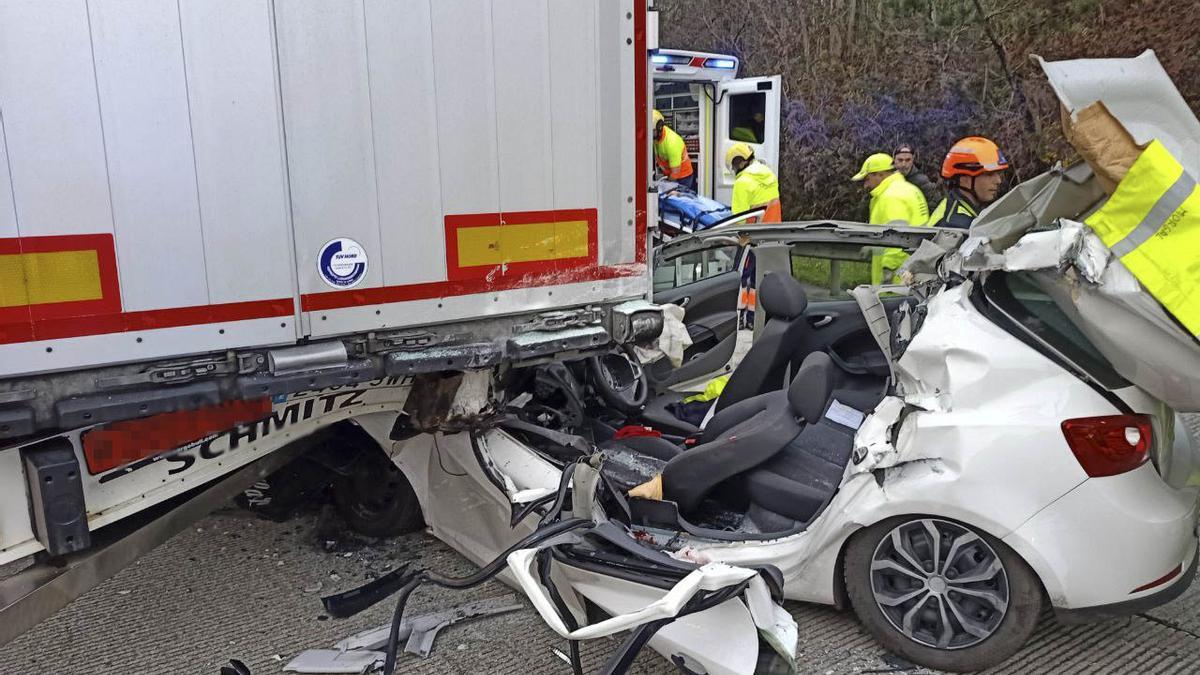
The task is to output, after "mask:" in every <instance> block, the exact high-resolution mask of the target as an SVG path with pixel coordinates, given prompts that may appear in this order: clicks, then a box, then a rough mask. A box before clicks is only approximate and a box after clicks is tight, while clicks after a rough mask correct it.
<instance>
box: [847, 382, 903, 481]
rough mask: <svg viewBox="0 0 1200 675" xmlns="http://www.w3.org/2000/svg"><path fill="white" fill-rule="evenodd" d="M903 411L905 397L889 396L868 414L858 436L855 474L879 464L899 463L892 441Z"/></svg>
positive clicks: (872, 469)
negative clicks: (893, 427) (894, 427)
mask: <svg viewBox="0 0 1200 675" xmlns="http://www.w3.org/2000/svg"><path fill="white" fill-rule="evenodd" d="M903 412H904V400H903V399H901V398H900V397H898V396H888V397H887V398H885V399H883V400H882V401H880V403H879V405H877V406H875V412H873V413H871V414H870V415H868V416H867V419H866V421H864V422H863V424H862V426H860V427H859V428H858V432H857V433H855V435H854V461H853V462H852V463H851V464H850V467H849V471H850V472H851V473H862V472H867V471H874V470H875V468H876V467H878V466H881V465H882V466H890V465H892V464H895V463H896V462H895V459H896V454H897V453H896V447H895V446H894V445H893V444H892V434H891V431H892V426H893V425H895V424H896V422H898V421H900V415H901V413H903Z"/></svg>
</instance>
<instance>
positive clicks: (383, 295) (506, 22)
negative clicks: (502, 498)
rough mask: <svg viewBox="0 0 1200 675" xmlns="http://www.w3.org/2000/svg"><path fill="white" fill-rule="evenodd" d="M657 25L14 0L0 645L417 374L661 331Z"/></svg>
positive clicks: (4, 131)
mask: <svg viewBox="0 0 1200 675" xmlns="http://www.w3.org/2000/svg"><path fill="white" fill-rule="evenodd" d="M655 33H656V24H655V21H654V19H653V12H652V11H648V8H647V7H646V0H603V1H601V2H596V1H594V0H552V1H549V2H547V1H546V0H520V1H518V0H504V1H503V2H501V1H499V0H496V1H494V2H493V1H491V0H436V1H434V2H430V1H428V0H403V1H399V0H354V1H350V2H336V3H331V2H324V1H321V0H288V1H287V2H276V1H272V0H181V1H180V2H164V1H162V0H137V1H135V2H124V1H122V2H117V1H115V0H90V1H89V2H85V1H83V0H45V1H41V2H23V1H21V0H0V564H3V563H11V562H13V561H17V560H20V559H31V560H33V561H34V564H33V565H32V566H30V567H29V568H28V569H26V570H25V571H23V572H21V573H20V574H17V575H14V576H10V577H8V578H7V579H5V580H4V581H3V583H0V612H2V613H3V615H4V620H3V621H0V642H3V641H7V640H8V639H11V638H12V637H13V636H14V635H16V634H19V633H20V632H21V631H23V630H25V629H27V628H28V627H29V626H31V625H33V624H34V623H36V622H37V621H39V620H41V619H42V618H44V617H45V616H46V615H48V614H49V613H51V612H53V611H54V610H56V609H57V608H59V607H61V606H62V605H64V604H66V603H67V602H69V601H70V600H71V599H72V598H74V597H76V596H77V595H78V594H79V593H81V592H83V591H85V590H86V589H87V588H89V587H91V586H92V585H94V584H95V583H97V582H98V581H100V580H102V579H103V578H105V577H107V576H108V575H111V574H112V573H114V572H115V571H116V570H117V569H120V567H121V566H123V565H125V564H128V563H129V562H130V561H132V560H133V559H134V558H136V557H137V555H139V554H140V553H142V552H144V551H145V550H147V549H148V548H150V547H152V546H154V545H156V544H157V543H158V542H160V541H162V540H163V539H165V538H166V537H167V536H169V535H170V534H171V533H173V532H175V531H177V530H178V529H179V528H180V527H183V526H185V525H186V524H187V522H190V520H192V519H194V518H196V517H199V516H200V515H202V514H203V513H205V512H207V510H208V509H210V508H212V507H213V506H214V505H215V504H217V503H220V501H221V500H226V499H228V498H229V496H231V495H232V494H235V493H237V492H239V491H240V490H242V489H243V488H245V487H246V486H247V485H248V484H250V483H252V482H254V481H255V480H256V479H258V478H260V477H261V476H263V475H265V474H266V473H267V472H269V471H271V470H273V469H274V468H277V467H278V466H280V465H282V463H283V462H285V461H286V460H288V459H290V458H291V457H292V456H294V455H295V454H297V453H299V452H301V451H302V450H304V449H305V446H306V444H307V445H314V444H318V441H317V440H315V439H318V438H320V439H321V440H322V441H325V440H329V438H330V429H333V428H334V427H333V426H332V425H335V424H341V425H343V426H344V425H345V424H346V423H347V422H348V421H350V420H352V419H353V418H354V417H356V416H357V415H360V414H364V413H376V412H381V411H394V412H396V413H399V412H400V411H401V410H403V409H404V406H405V404H406V402H408V401H407V399H408V393H409V391H410V390H411V385H412V383H413V381H414V378H420V377H422V376H424V375H425V374H429V373H437V372H445V371H451V372H466V371H473V372H475V373H476V374H478V373H480V372H484V373H488V374H489V375H488V376H487V377H485V378H483V379H482V381H483V382H484V383H487V382H488V380H489V378H493V379H494V377H495V373H497V372H500V371H502V370H503V369H504V368H506V367H508V366H510V365H513V364H523V363H532V362H536V361H538V360H545V359H561V358H564V357H570V356H572V355H579V354H586V353H589V352H594V351H595V350H598V349H607V348H609V346H610V345H612V344H613V343H626V342H631V341H635V340H638V339H643V338H652V337H653V336H654V335H655V334H656V333H657V331H658V330H660V329H661V325H662V318H661V315H660V313H659V312H658V310H657V308H656V307H654V306H653V305H652V304H650V303H648V302H647V301H646V300H647V299H648V297H649V290H650V283H649V282H650V273H649V269H648V264H647V223H648V222H650V223H653V222H654V220H655V215H654V209H655V203H654V202H653V201H649V202H648V194H647V193H648V191H649V190H650V189H651V187H650V180H649V170H650V154H649V153H650V145H649V139H648V132H647V125H648V122H649V119H650V109H649V106H648V103H647V101H648V98H649V96H650V93H651V83H650V79H649V76H650V70H651V68H650V64H649V61H648V54H649V53H650V52H649V50H652V49H654V48H655V47H656V44H655V41H656V37H655ZM471 380H472V381H473V382H476V383H478V382H480V378H479V377H478V375H475V376H473V377H472V378H471ZM322 430H323V431H322ZM321 434H324V435H321Z"/></svg>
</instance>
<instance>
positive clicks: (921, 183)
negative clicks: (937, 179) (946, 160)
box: [892, 143, 937, 201]
mask: <svg viewBox="0 0 1200 675" xmlns="http://www.w3.org/2000/svg"><path fill="white" fill-rule="evenodd" d="M892 162H893V163H894V164H895V165H896V170H897V171H899V172H900V173H902V174H904V180H906V181H908V182H909V183H912V184H913V185H916V186H917V187H919V188H921V192H922V193H924V194H925V200H926V201H933V200H934V198H936V197H937V185H935V184H934V182H933V181H931V180H929V176H926V175H925V173H924V172H922V171H921V170H920V169H919V168H917V151H916V150H913V146H912V145H910V144H908V143H901V144H900V145H898V146H896V151H895V152H893V153H892Z"/></svg>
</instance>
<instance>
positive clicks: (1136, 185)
mask: <svg viewBox="0 0 1200 675" xmlns="http://www.w3.org/2000/svg"><path fill="white" fill-rule="evenodd" d="M1085 222H1086V223H1087V224H1088V226H1090V227H1091V228H1092V230H1094V231H1095V232H1096V234H1097V235H1099V236H1100V239H1101V240H1103V241H1104V244H1105V245H1106V246H1108V247H1109V249H1110V250H1111V251H1112V252H1113V255H1114V256H1116V257H1117V258H1120V260H1121V262H1122V263H1124V264H1125V267H1127V268H1129V271H1130V272H1131V273H1133V275H1134V276H1135V277H1137V278H1138V281H1140V282H1142V285H1143V286H1145V287H1146V290H1148V291H1150V294H1151V295H1153V296H1154V297H1155V299H1157V300H1158V301H1159V303H1161V304H1162V306H1163V307H1165V308H1166V309H1167V311H1168V312H1170V313H1171V314H1173V315H1174V316H1175V318H1176V319H1178V320H1179V322H1180V323H1181V324H1183V326H1184V327H1185V328H1186V329H1187V331H1188V332H1189V333H1191V334H1192V335H1193V336H1196V337H1197V338H1200V190H1197V189H1196V181H1195V179H1193V178H1192V177H1191V176H1189V175H1188V174H1187V173H1186V172H1185V171H1184V170H1183V166H1182V165H1181V164H1180V163H1179V162H1178V161H1176V160H1175V158H1174V157H1173V156H1171V153H1170V151H1168V150H1167V149H1166V147H1165V146H1163V144H1162V143H1159V142H1158V141H1153V142H1151V143H1150V145H1149V147H1147V148H1146V149H1145V150H1143V151H1142V154H1141V155H1140V156H1138V158H1137V160H1136V161H1135V162H1134V163H1133V166H1132V167H1131V168H1130V169H1129V173H1127V174H1125V177H1124V178H1122V179H1121V182H1120V183H1119V184H1118V185H1117V190H1116V192H1114V193H1113V195H1112V197H1110V198H1109V199H1108V202H1107V203H1105V204H1104V206H1103V207H1101V208H1100V210H1099V211H1097V212H1096V213H1094V214H1092V216H1091V217H1090V218H1088V219H1087V221H1085Z"/></svg>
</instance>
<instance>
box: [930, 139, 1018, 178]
mask: <svg viewBox="0 0 1200 675" xmlns="http://www.w3.org/2000/svg"><path fill="white" fill-rule="evenodd" d="M1007 168H1008V160H1007V159H1005V158H1004V153H1003V152H1000V148H999V147H998V146H997V145H996V144H995V143H993V142H991V141H989V140H988V139H986V138H983V137H982V136H968V137H967V138H964V139H962V140H960V141H959V142H957V143H955V144H954V147H952V148H950V152H947V153H946V159H945V160H944V161H943V162H942V178H954V177H955V176H979V175H981V174H985V173H991V172H992V171H1003V170H1005V169H1007Z"/></svg>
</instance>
